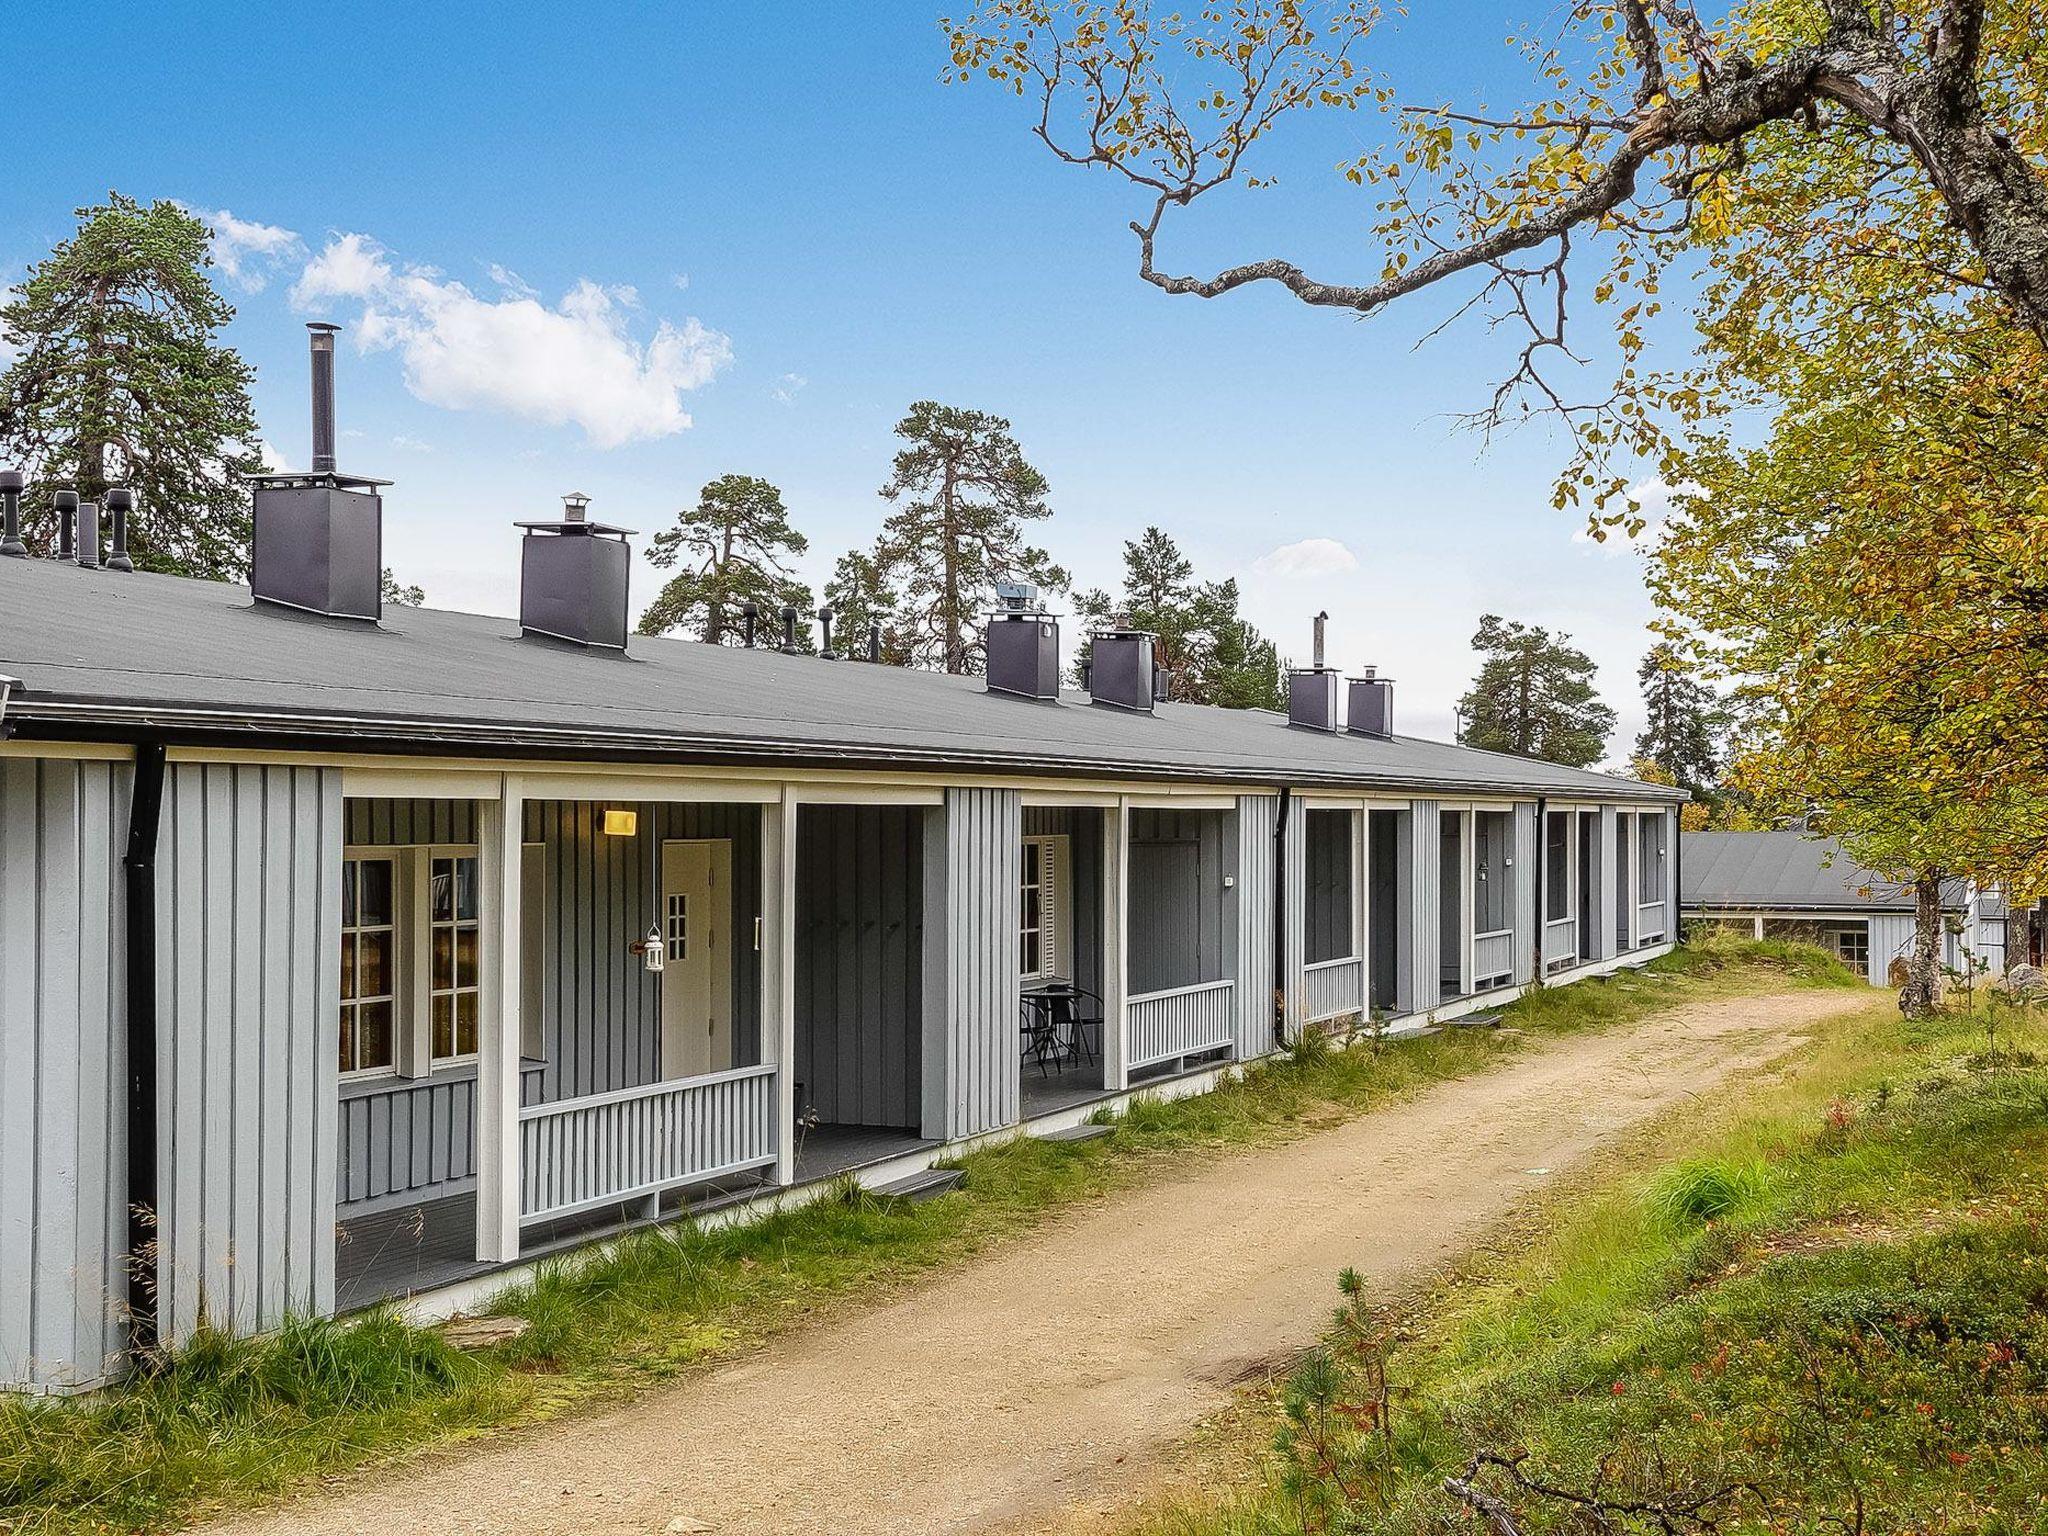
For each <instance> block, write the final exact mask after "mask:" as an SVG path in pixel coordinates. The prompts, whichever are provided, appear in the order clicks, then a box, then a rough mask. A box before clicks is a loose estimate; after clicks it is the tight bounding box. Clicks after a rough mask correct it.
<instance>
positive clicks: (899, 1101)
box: [757, 805, 1016, 1129]
mask: <svg viewBox="0 0 2048 1536" xmlns="http://www.w3.org/2000/svg"><path fill="white" fill-rule="evenodd" d="M923 837H924V834H923V813H922V811H921V810H920V809H919V808H917V807H909V806H893V805H805V806H802V807H800V808H799V809H798V812H797V817H796V913H795V939H796V956H795V985H796V997H795V1013H796V1060H795V1063H794V1065H793V1067H792V1069H791V1070H792V1073H793V1075H794V1078H795V1081H796V1084H797V1085H798V1089H797V1099H796V1112H797V1113H798V1114H799V1115H802V1114H803V1113H804V1112H805V1111H806V1110H811V1111H815V1112H816V1114H817V1116H818V1118H819V1119H820V1120H821V1121H823V1122H826V1123H828V1124H834V1125H872V1126H881V1127H891V1128H896V1129H912V1128H915V1127H916V1126H917V1125H918V1123H919V1120H920V1112H921V1104H922V1100H921V1089H920V1082H921V1072H922V1062H923V1036H924V1001H923V982H922V976H921V959H922V955H923V947H924V933H925V918H924V912H923V910H922V902H923V894H922V893H923V886H924V876H923V866H922V859H923ZM757 862H758V861H757ZM1015 942H1016V940H1015V935H1014V934H1013V935H1012V936H1011V943H1012V944H1013V945H1014V943H1015Z"/></svg>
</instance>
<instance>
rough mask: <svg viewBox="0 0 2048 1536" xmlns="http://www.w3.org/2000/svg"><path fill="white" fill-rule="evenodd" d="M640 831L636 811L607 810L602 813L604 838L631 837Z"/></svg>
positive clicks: (638, 816) (638, 815)
mask: <svg viewBox="0 0 2048 1536" xmlns="http://www.w3.org/2000/svg"><path fill="white" fill-rule="evenodd" d="M639 830H640V813H639V812H638V811H614V810H607V811H606V812H605V813H604V835H605V836H606V837H632V836H633V835H635V834H636V833H637V832H639Z"/></svg>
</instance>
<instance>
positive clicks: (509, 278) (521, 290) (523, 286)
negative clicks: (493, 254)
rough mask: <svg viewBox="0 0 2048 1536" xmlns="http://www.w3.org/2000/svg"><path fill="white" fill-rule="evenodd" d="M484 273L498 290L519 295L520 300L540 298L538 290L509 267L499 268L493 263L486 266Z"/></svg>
mask: <svg viewBox="0 0 2048 1536" xmlns="http://www.w3.org/2000/svg"><path fill="white" fill-rule="evenodd" d="M484 271H486V272H488V273H489V274H490V278H491V281H492V282H494V283H496V284H497V285H498V286H499V287H500V288H504V289H507V290H509V291H510V292H512V293H516V294H519V295H520V296H521V297H522V298H528V299H534V298H539V297H540V293H539V290H538V289H536V288H535V287H534V286H533V284H531V283H529V282H528V281H527V280H526V279H525V278H523V277H521V276H520V275H519V274H518V273H517V272H514V271H513V270H512V269H511V268H510V267H501V266H499V265H498V263H497V262H495V261H494V262H491V263H490V264H489V265H488V266H486V267H485V268H484Z"/></svg>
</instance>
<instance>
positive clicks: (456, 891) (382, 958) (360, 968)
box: [339, 846, 546, 1077]
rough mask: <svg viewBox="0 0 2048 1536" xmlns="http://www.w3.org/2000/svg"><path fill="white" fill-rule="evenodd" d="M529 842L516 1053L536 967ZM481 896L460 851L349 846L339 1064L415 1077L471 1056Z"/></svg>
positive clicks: (535, 862) (538, 884) (529, 1041)
mask: <svg viewBox="0 0 2048 1536" xmlns="http://www.w3.org/2000/svg"><path fill="white" fill-rule="evenodd" d="M539 852H540V850H539V849H538V847H537V846H536V847H533V848H531V849H524V848H523V849H522V850H521V853H522V866H523V867H522V871H521V873H522V878H523V880H524V882H525V888H526V891H527V894H528V900H529V901H530V902H531V903H532V908H531V910H529V911H528V912H527V913H526V914H525V917H526V929H527V931H526V939H525V943H526V945H527V947H528V949H529V951H531V952H532V955H531V956H530V957H529V961H528V962H527V963H524V965H523V974H524V977H525V981H526V986H527V989H528V995H527V996H526V997H524V998H523V999H522V1001H523V1002H524V1004H525V1007H524V1009H523V1014H522V1018H521V1026H522V1027H521V1043H522V1045H523V1046H524V1047H525V1050H526V1053H527V1054H530V1055H531V1054H538V1052H539V1050H540V1046H541V1040H540V1033H541V1032H540V1028H539V1024H540V1019H539V1008H540V1003H541V993H542V986H543V983H544V981H545V977H546V970H545V966H544V965H542V964H540V963H538V960H537V956H538V944H537V938H538V932H539V928H540V921H541V915H542V908H541V902H542V899H543V882H542V881H540V880H539V879H538V878H537V876H538V874H539V871H540V867H541V866H540V860H539V857H538V854H539ZM482 915H483V914H482V892H481V886H480V882H479V870H478V864H477V852H476V850H475V849H474V848H467V847H393V848H391V849H389V850H384V849H378V848H349V849H347V850H345V851H344V854H343V857H342V947H341V1017H340V1020H339V1033H340V1040H339V1047H340V1060H341V1071H342V1073H343V1075H344V1076H348V1077H374V1076H379V1075H387V1074H394V1073H395V1074H397V1075H398V1076H401V1077H425V1076H427V1075H428V1074H429V1073H432V1072H434V1071H436V1070H438V1069H440V1068H443V1067H450V1066H459V1065H462V1064H465V1063H468V1062H472V1061H475V1060H476V1056H477V1032H478V1028H479V1022H480V1020H479V1014H480V1004H481V998H482V984H483V973H482V964H481V960H482V932H481V920H482Z"/></svg>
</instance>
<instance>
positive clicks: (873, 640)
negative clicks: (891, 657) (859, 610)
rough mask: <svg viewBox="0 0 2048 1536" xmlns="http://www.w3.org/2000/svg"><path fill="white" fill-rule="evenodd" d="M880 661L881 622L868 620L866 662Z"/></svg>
mask: <svg viewBox="0 0 2048 1536" xmlns="http://www.w3.org/2000/svg"><path fill="white" fill-rule="evenodd" d="M881 659H882V621H881V620H880V619H869V620H868V660H869V661H875V662H879V661H880V660H881Z"/></svg>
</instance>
